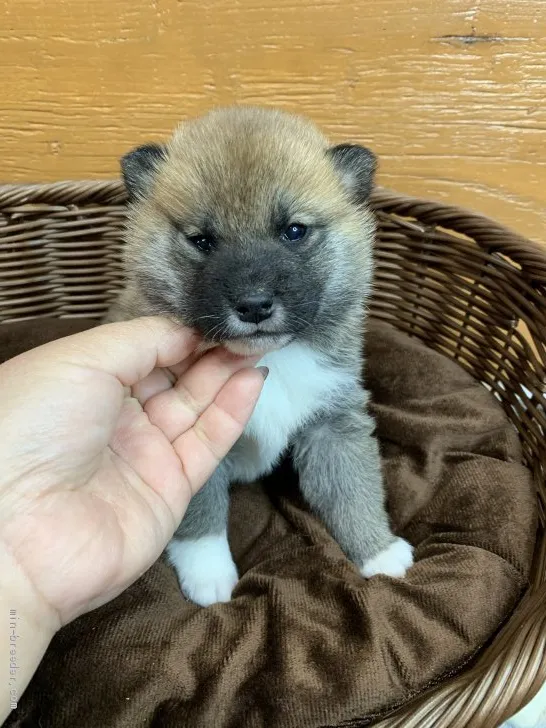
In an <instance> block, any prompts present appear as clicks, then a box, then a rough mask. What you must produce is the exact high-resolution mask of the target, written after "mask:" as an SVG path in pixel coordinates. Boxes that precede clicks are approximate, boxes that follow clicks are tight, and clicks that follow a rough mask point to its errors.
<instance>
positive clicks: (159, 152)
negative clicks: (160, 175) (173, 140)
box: [121, 144, 167, 200]
mask: <svg viewBox="0 0 546 728" xmlns="http://www.w3.org/2000/svg"><path fill="white" fill-rule="evenodd" d="M166 158H167V150H166V147H164V146H162V145H160V144H143V145H142V146H141V147H137V148H136V149H133V150H132V151H130V152H128V153H127V154H126V155H125V156H124V157H122V158H121V174H122V176H123V181H124V182H125V187H126V188H127V192H128V193H129V199H131V200H135V199H137V198H139V197H144V196H145V195H146V193H147V192H148V191H149V190H150V187H151V184H152V181H153V178H154V174H155V172H156V170H157V166H158V164H159V163H160V162H161V161H162V160H164V159H166Z"/></svg>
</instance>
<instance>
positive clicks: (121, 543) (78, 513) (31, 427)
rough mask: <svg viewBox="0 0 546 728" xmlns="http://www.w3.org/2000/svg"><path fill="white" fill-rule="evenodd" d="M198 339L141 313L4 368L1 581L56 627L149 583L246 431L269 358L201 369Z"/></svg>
mask: <svg viewBox="0 0 546 728" xmlns="http://www.w3.org/2000/svg"><path fill="white" fill-rule="evenodd" d="M197 343H198V340H197V338H196V337H195V336H194V335H193V334H191V333H190V332H188V331H187V330H184V329H180V328H177V327H175V326H174V325H173V324H171V323H169V322H167V321H164V320H162V319H159V318H149V319H139V320H135V321H131V322H125V323H115V324H108V325H105V326H101V327H98V328H95V329H92V330H90V331H86V332H84V333H80V334H76V335H75V336H71V337H68V338H66V339H62V340H59V341H55V342H52V343H50V344H46V345H45V346H42V347H39V348H38V349H34V350H32V351H30V352H27V353H25V354H22V355H20V356H18V357H16V358H15V359H12V360H10V361H8V362H6V363H5V364H3V365H2V366H1V367H0V402H1V411H2V417H1V421H0V461H1V462H2V470H1V471H0V581H3V582H4V583H3V584H2V586H6V588H7V589H8V591H9V590H12V591H13V590H14V591H15V593H13V594H12V596H11V597H10V598H11V599H12V600H13V601H14V602H17V606H18V607H19V609H20V611H21V610H22V611H23V613H25V614H28V613H29V612H30V614H31V618H32V615H36V620H35V621H41V622H43V620H44V619H45V620H46V621H48V622H49V623H50V624H51V628H52V630H55V629H57V628H58V627H59V626H60V625H62V624H64V623H66V622H68V621H69V620H71V619H73V618H74V617H76V616H77V615H79V614H82V613H83V612H85V611H88V610H90V609H93V608H95V607H97V606H99V605H100V604H103V603H104V602H106V601H108V600H110V599H112V598H113V597H115V596H116V595H117V594H119V593H120V592H121V591H122V590H123V589H125V588H126V587H127V586H128V585H129V584H131V583H132V582H133V581H134V580H136V579H137V578H138V577H139V576H140V575H141V574H142V573H143V572H144V571H145V570H146V569H147V568H148V567H149V566H150V565H151V564H152V563H153V562H154V561H155V560H156V559H157V558H158V556H159V555H160V554H161V552H162V550H163V548H164V547H165V545H166V544H167V542H168V540H169V539H170V537H171V536H172V534H173V532H174V530H175V529H176V527H177V526H178V524H179V522H180V520H181V519H182V516H183V514H184V512H185V510H186V507H187V505H188V502H189V500H190V498H191V496H192V494H193V493H195V491H196V490H197V489H198V488H199V487H201V486H202V485H203V484H204V483H205V481H206V480H207V478H208V477H209V476H210V474H211V473H212V472H213V470H214V469H215V467H216V465H217V464H218V461H219V460H220V459H221V458H222V457H223V456H224V455H225V454H226V453H227V452H228V450H229V449H230V448H231V446H232V445H233V444H234V442H235V441H236V440H237V439H238V437H239V436H240V434H241V432H242V430H243V427H244V425H245V424H246V422H247V420H248V418H249V417H250V414H251V412H252V409H253V407H254V404H255V402H256V400H257V398H258V396H259V393H260V391H261V388H262V385H263V375H262V373H261V372H260V371H258V370H256V369H254V368H249V367H253V365H254V364H255V363H256V358H254V359H251V358H247V359H244V358H240V357H235V356H233V355H231V354H229V353H228V352H225V351H221V350H214V351H212V352H209V353H207V354H205V355H204V356H203V357H202V358H201V359H199V360H198V361H197V362H196V363H195V362H194V359H195V353H194V350H195V347H196V345H197ZM192 354H193V357H192ZM164 367H168V368H169V370H170V371H165V370H164V369H163V368H164ZM173 375H174V376H173ZM175 378H177V380H178V381H176V383H175V384H174V386H173V381H174V379H175ZM129 388H132V395H133V396H131V391H130V390H129ZM2 575H3V576H2ZM6 582H7V583H6ZM10 603H11V602H10Z"/></svg>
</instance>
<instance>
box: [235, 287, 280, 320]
mask: <svg viewBox="0 0 546 728" xmlns="http://www.w3.org/2000/svg"><path fill="white" fill-rule="evenodd" d="M235 312H236V314H237V316H238V317H239V318H240V319H241V321H245V322H246V323H251V324H259V323H260V321H265V319H268V318H269V317H270V316H271V314H272V313H273V297H272V296H270V295H268V294H267V293H251V294H250V295H248V296H244V297H243V298H241V299H240V300H239V301H238V302H237V303H236V305H235Z"/></svg>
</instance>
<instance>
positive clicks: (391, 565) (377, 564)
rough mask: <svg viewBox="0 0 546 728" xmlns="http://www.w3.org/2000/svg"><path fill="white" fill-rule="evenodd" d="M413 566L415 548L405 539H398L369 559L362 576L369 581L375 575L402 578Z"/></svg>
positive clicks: (363, 568)
mask: <svg viewBox="0 0 546 728" xmlns="http://www.w3.org/2000/svg"><path fill="white" fill-rule="evenodd" d="M412 565H413V546H412V545H411V544H409V543H408V542H407V541H404V539H403V538H397V539H396V541H393V542H392V543H391V545H390V546H388V547H387V548H386V549H383V551H380V552H379V553H378V554H377V555H376V556H374V557H373V558H372V559H368V561H366V563H365V564H364V566H363V567H362V568H361V569H360V573H361V574H362V576H364V577H366V579H369V578H370V577H371V576H374V575H375V574H386V575H387V576H394V577H398V578H401V577H403V576H405V575H406V571H407V570H408V569H409V568H410V566H412Z"/></svg>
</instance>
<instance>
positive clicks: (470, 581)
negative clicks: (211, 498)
mask: <svg viewBox="0 0 546 728" xmlns="http://www.w3.org/2000/svg"><path fill="white" fill-rule="evenodd" d="M87 325H88V324H86V323H85V322H79V323H76V322H67V321H65V322H51V323H49V324H44V322H38V323H33V324H24V325H17V326H15V325H14V326H11V327H10V326H5V327H0V354H2V355H3V358H8V357H9V356H12V355H14V354H16V353H18V352H20V351H22V350H24V349H26V348H29V347H30V346H32V345H36V344H38V343H42V342H43V341H45V340H46V339H50V338H55V337H58V336H60V335H62V334H64V333H69V332H70V331H72V330H75V329H76V328H80V329H81V328H84V327H85V326H87ZM367 350H368V357H369V361H368V365H367V371H366V379H367V383H368V386H369V387H370V389H371V391H372V394H373V405H372V407H373V412H374V414H375V416H376V418H377V423H378V426H377V432H378V435H379V438H380V440H381V443H382V452H383V458H384V468H385V476H386V481H387V487H388V497H389V508H390V512H391V514H392V519H393V523H394V526H395V529H396V531H397V532H398V533H399V534H401V535H403V536H404V537H405V538H407V539H409V540H410V541H411V542H412V543H413V544H414V545H415V547H416V559H417V563H416V565H415V566H414V567H413V568H412V569H411V570H410V572H409V574H408V576H407V578H406V579H404V580H395V579H390V578H387V577H383V576H379V577H374V578H373V579H371V580H370V581H364V580H363V579H362V578H361V577H360V576H359V574H358V573H357V571H356V570H355V568H354V567H353V566H352V565H351V564H350V563H349V562H348V561H347V560H346V559H345V558H344V556H343V554H342V552H341V551H340V549H339V547H338V546H337V545H336V543H334V541H333V540H332V539H331V538H330V536H329V534H328V533H327V532H326V530H325V529H324V528H323V526H322V525H321V524H320V523H319V522H318V521H317V520H316V519H315V518H314V517H313V516H312V515H310V514H309V512H308V511H307V510H306V508H305V505H304V504H303V503H302V502H301V500H300V499H299V497H298V494H297V487H296V486H297V484H296V483H295V478H294V476H293V475H292V473H291V471H290V468H289V466H288V465H285V466H283V468H281V469H280V470H279V471H278V472H277V473H276V474H275V475H273V476H272V477H271V478H270V479H269V480H268V481H267V482H266V483H264V484H262V485H253V486H245V487H240V488H237V489H235V492H234V495H233V508H232V514H231V524H230V538H231V542H232V547H233V552H234V555H235V558H236V561H237V563H238V566H239V569H240V573H241V574H242V578H241V581H240V583H239V585H238V587H237V589H236V591H235V598H234V599H233V601H232V602H231V603H229V604H222V605H216V606H214V607H212V608H209V609H201V608H198V607H196V606H194V605H193V604H190V603H188V602H186V601H185V600H184V599H183V597H182V596H181V594H180V591H179V589H178V585H177V582H176V578H175V575H174V572H173V571H172V570H171V569H170V568H169V567H168V566H167V565H166V564H165V563H163V562H161V561H160V562H158V563H156V564H155V565H154V566H153V567H152V568H151V569H150V570H149V571H148V572H147V573H146V574H145V575H144V576H143V577H142V578H141V579H140V580H139V581H138V582H137V583H136V584H134V585H133V586H132V587H131V588H130V589H128V590H127V591H126V592H125V593H124V594H122V595H121V596H120V597H118V598H117V599H116V600H115V601H113V602H111V603H110V604H107V605H105V606H104V607H102V608H100V609H98V610H96V611H95V612H93V613H91V614H88V615H85V616H83V617H81V618H80V619H78V620H76V621H75V622H74V623H72V624H70V625H68V626H67V627H66V628H64V629H63V630H62V631H61V632H60V633H59V634H58V636H57V637H56V639H55V640H54V642H53V644H52V645H51V647H50V649H49V651H48V653H47V655H46V657H45V659H44V660H43V663H42V665H41V666H40V668H39V670H38V672H37V673H36V675H35V677H34V679H33V681H32V683H31V685H30V686H29V688H28V690H27V692H26V693H25V695H24V696H23V698H22V700H21V702H20V705H19V707H18V709H17V710H16V711H15V712H14V713H13V714H12V716H11V718H10V719H9V720H8V723H7V725H8V726H12V727H13V726H19V727H23V726H25V727H28V728H35V727H37V726H40V728H141V727H142V728H144V726H146V727H148V728H171V727H172V728H175V727H176V728H179V727H183V728H186V727H187V728H239V727H242V728H254V727H256V728H261V727H262V726H271V727H275V728H279V727H280V728H284V727H286V728H315V727H316V728H318V727H323V726H337V725H340V724H341V723H343V722H344V721H347V720H350V719H357V718H358V719H360V720H358V721H356V722H355V723H352V724H353V725H366V724H367V723H368V722H369V721H371V719H373V717H375V716H377V715H381V714H384V713H385V712H386V711H388V710H389V709H392V708H393V707H394V706H396V705H397V704H401V703H403V702H404V701H407V700H408V699H409V698H410V697H412V696H414V695H415V694H416V693H418V692H420V691H422V690H423V689H425V688H426V687H428V686H430V685H431V684H434V683H435V682H436V681H438V680H440V679H441V678H442V676H444V675H446V674H447V673H452V672H453V671H456V670H457V669H458V668H460V667H461V666H462V665H464V664H465V663H466V662H467V661H468V660H469V659H470V658H471V657H472V656H473V655H474V654H475V652H476V651H477V650H478V649H479V648H480V647H481V646H483V645H484V643H485V642H486V641H487V640H488V639H489V638H490V637H491V636H492V635H493V634H494V632H495V631H496V630H497V629H498V627H499V625H500V624H501V623H502V621H503V620H504V619H505V618H506V617H507V616H508V614H509V613H510V612H511V610H512V609H513V607H514V605H515V603H516V601H517V599H518V598H519V596H520V595H521V592H522V589H523V588H524V587H525V585H526V580H527V574H528V569H529V563H530V558H531V552H532V547H533V543H534V535H535V501H534V494H533V488H532V485H531V480H530V477H529V474H528V472H527V471H526V469H525V468H524V467H523V466H522V465H521V464H520V450H519V443H518V439H517V436H516V433H515V431H514V430H513V428H512V426H511V425H510V424H509V422H508V420H507V418H506V417H505V415H504V413H503V412H502V410H501V408H500V406H499V405H498V404H497V403H496V401H495V400H494V399H493V398H492V397H491V395H490V394H489V393H488V392H487V391H486V389H485V388H484V387H482V386H481V385H480V384H479V383H477V382H474V381H473V380H472V379H471V378H470V377H469V376H468V375H467V374H466V373H464V372H463V371H462V370H461V369H460V368H459V367H458V366H457V365H455V364H454V363H452V362H450V361H449V360H447V359H446V358H444V357H442V356H441V355H439V354H437V353H434V352H432V351H431V350H429V349H427V348H425V347H424V346H423V345H422V344H420V343H418V342H417V341H416V340H412V339H409V338H407V337H405V336H404V335H402V334H400V333H398V332H397V331H396V330H395V329H393V328H391V327H389V326H387V325H385V324H379V323H372V324H371V325H370V330H369V336H368V343H367Z"/></svg>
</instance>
